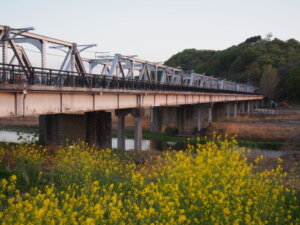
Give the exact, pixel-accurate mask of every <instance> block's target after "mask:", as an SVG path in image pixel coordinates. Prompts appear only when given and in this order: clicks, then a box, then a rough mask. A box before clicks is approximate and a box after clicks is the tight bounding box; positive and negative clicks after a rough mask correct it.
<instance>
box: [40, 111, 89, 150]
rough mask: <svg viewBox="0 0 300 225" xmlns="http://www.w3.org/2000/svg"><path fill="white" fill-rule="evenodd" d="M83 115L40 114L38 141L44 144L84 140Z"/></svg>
mask: <svg viewBox="0 0 300 225" xmlns="http://www.w3.org/2000/svg"><path fill="white" fill-rule="evenodd" d="M84 122H85V121H84V115H79V114H50V115H40V117H39V124H40V128H39V129H40V141H41V142H42V143H44V144H46V145H59V144H62V143H64V142H66V140H67V139H68V140H69V141H78V139H81V140H85V132H84Z"/></svg>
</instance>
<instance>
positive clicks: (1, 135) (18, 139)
mask: <svg viewBox="0 0 300 225" xmlns="http://www.w3.org/2000/svg"><path fill="white" fill-rule="evenodd" d="M37 140H38V135H36V134H34V133H26V132H18V131H6V130H0V142H11V143H24V142H25V143H30V142H35V141H37ZM117 143H118V139H117V138H112V148H117ZM175 144H176V143H175V142H166V143H160V142H157V141H150V140H142V150H149V149H153V148H155V149H158V150H163V149H162V148H165V147H168V146H172V145H175ZM132 149H134V140H133V139H125V150H127V151H128V150H132Z"/></svg>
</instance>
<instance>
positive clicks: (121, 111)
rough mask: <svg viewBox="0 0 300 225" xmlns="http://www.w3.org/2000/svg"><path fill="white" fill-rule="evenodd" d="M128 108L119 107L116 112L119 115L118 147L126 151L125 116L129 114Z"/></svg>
mask: <svg viewBox="0 0 300 225" xmlns="http://www.w3.org/2000/svg"><path fill="white" fill-rule="evenodd" d="M129 113H130V111H129V110H128V109H117V110H115V114H116V116H117V117H118V130H117V132H118V145H117V148H118V149H120V150H123V151H125V117H126V116H127V114H129Z"/></svg>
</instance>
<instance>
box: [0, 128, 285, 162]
mask: <svg viewBox="0 0 300 225" xmlns="http://www.w3.org/2000/svg"><path fill="white" fill-rule="evenodd" d="M37 140H38V135H36V134H34V133H26V132H17V131H5V130H0V142H12V143H21V142H23V143H24V142H27V143H29V142H34V141H37ZM117 142H118V140H117V138H112V148H117ZM169 147H174V148H176V143H175V142H161V141H151V140H142V150H144V151H145V150H149V149H156V150H165V149H168V148H169ZM181 147H182V145H181ZM132 149H134V140H133V139H125V150H127V151H128V150H132ZM251 153H253V154H255V155H257V156H259V155H264V156H268V157H275V158H278V157H281V156H282V155H283V152H282V151H274V150H262V149H251Z"/></svg>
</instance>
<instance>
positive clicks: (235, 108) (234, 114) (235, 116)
mask: <svg viewBox="0 0 300 225" xmlns="http://www.w3.org/2000/svg"><path fill="white" fill-rule="evenodd" d="M237 111H238V110H237V102H235V103H234V105H233V117H234V118H237Z"/></svg>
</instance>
